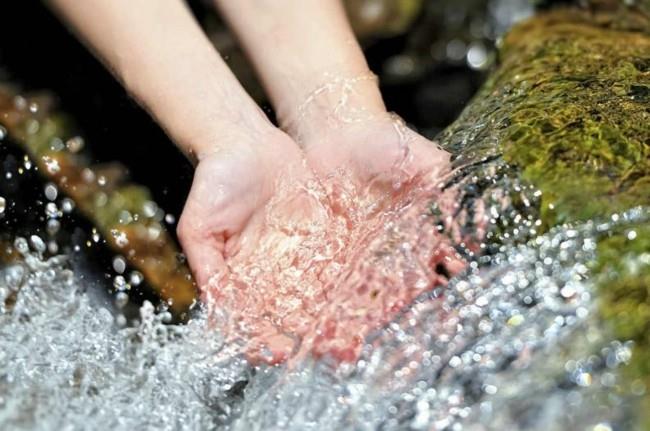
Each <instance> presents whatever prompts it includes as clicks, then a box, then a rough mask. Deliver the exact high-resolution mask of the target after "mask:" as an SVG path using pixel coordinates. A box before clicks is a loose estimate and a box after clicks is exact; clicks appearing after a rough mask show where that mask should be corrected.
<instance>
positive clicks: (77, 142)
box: [65, 136, 84, 153]
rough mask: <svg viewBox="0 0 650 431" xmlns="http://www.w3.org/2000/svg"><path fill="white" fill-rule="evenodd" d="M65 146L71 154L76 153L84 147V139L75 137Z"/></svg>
mask: <svg viewBox="0 0 650 431" xmlns="http://www.w3.org/2000/svg"><path fill="white" fill-rule="evenodd" d="M65 146H66V147H67V148H68V151H70V152H71V153H78V152H79V151H81V150H82V149H83V147H84V139H83V138H82V137H81V136H75V137H73V138H70V139H68V140H67V141H66V143H65Z"/></svg>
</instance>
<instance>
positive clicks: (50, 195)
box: [45, 183, 59, 201]
mask: <svg viewBox="0 0 650 431" xmlns="http://www.w3.org/2000/svg"><path fill="white" fill-rule="evenodd" d="M58 194H59V190H58V189H57V188H56V186H55V185H54V184H52V183H48V184H47V185H46V186H45V197H46V198H47V200H49V201H53V200H56V197H57V195H58Z"/></svg>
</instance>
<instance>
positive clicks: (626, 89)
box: [441, 2, 650, 427]
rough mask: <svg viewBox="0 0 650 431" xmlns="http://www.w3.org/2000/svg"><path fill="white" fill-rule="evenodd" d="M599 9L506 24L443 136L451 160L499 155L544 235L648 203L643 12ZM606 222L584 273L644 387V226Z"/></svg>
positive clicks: (648, 362) (649, 100)
mask: <svg viewBox="0 0 650 431" xmlns="http://www.w3.org/2000/svg"><path fill="white" fill-rule="evenodd" d="M610 3H611V2H610ZM619 3H620V2H619ZM606 9H607V10H606V11H604V12H598V11H594V10H590V11H584V10H577V9H564V10H558V11H552V12H549V13H546V14H542V15H539V16H537V17H534V18H532V19H531V20H529V21H527V22H525V23H522V24H520V25H519V26H517V27H516V28H514V29H513V30H512V31H511V32H510V33H509V34H508V35H507V37H505V38H504V40H503V43H502V46H501V48H500V62H499V63H500V64H499V66H498V68H497V69H496V70H495V71H494V72H493V73H492V75H491V76H490V78H489V80H488V82H487V83H486V84H485V85H484V87H483V89H482V90H481V92H480V93H479V95H477V97H476V98H475V99H474V100H473V101H472V103H471V104H470V105H469V106H468V107H467V109H466V110H465V111H464V113H463V114H462V115H461V117H460V119H459V120H458V121H457V122H456V123H455V124H454V125H452V126H451V127H450V128H449V129H448V130H447V131H446V132H445V133H444V134H443V136H442V137H441V142H442V144H443V146H445V147H446V148H447V149H449V150H451V151H452V152H455V153H457V154H459V156H458V158H457V160H456V164H457V165H458V166H464V165H468V164H470V165H478V164H480V163H481V161H482V160H488V159H490V160H494V159H498V160H499V161H500V163H502V164H503V166H506V168H502V169H505V170H507V175H509V176H512V177H516V178H518V179H520V180H522V181H523V182H524V183H527V184H530V185H532V188H533V189H534V190H538V191H539V192H540V193H539V195H538V196H539V199H538V200H537V201H536V202H534V203H532V204H531V205H532V206H533V207H534V208H533V209H532V210H530V211H532V212H533V213H535V217H537V218H538V219H539V220H540V221H541V226H540V229H541V230H542V231H544V230H548V229H551V228H553V227H555V226H559V225H563V224H579V223H581V222H585V221H587V220H594V221H597V222H602V221H611V220H612V218H614V219H616V217H617V215H618V214H620V213H623V212H625V211H628V210H630V209H632V208H635V207H642V208H645V209H646V210H647V209H650V14H648V11H649V10H650V8H647V4H646V3H644V2H641V3H639V4H638V5H637V6H634V7H624V6H619V7H615V8H606ZM476 176H480V175H475V177H476ZM489 193H490V192H489V190H488V189H486V190H485V191H484V192H483V197H484V198H486V197H487V196H489ZM515 200H516V197H513V196H511V201H512V202H515ZM613 226H614V227H613V228H612V230H610V231H608V232H607V234H606V235H604V236H602V237H601V238H600V239H599V242H598V249H597V250H598V258H597V261H596V262H594V263H593V265H592V268H591V269H592V273H593V277H592V280H594V282H595V283H596V285H597V289H598V300H599V304H600V313H601V316H602V318H603V319H605V320H606V321H607V322H608V323H609V324H610V326H611V328H612V330H613V333H614V336H616V337H618V338H620V339H621V340H633V341H634V342H635V348H634V354H633V358H632V363H631V364H630V366H629V367H627V369H626V374H627V376H628V377H629V378H630V379H632V380H637V381H638V380H641V381H643V382H644V383H645V386H646V387H648V388H650V222H647V221H646V222H643V221H641V222H639V223H636V224H634V225H632V226H626V227H619V228H617V227H615V225H613ZM538 233H539V232H538ZM646 405H647V406H650V397H647V396H646ZM645 410H647V409H645ZM642 421H643V422H642V423H643V424H646V425H647V424H649V423H650V422H648V421H647V417H646V418H644V419H642ZM641 426H642V427H643V426H645V425H641Z"/></svg>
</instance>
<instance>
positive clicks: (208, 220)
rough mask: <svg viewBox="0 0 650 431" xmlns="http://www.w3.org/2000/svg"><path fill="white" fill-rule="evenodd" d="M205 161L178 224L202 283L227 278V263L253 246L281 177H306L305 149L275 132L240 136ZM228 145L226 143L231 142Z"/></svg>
mask: <svg viewBox="0 0 650 431" xmlns="http://www.w3.org/2000/svg"><path fill="white" fill-rule="evenodd" d="M235 136H239V135H238V134H233V138H231V139H230V140H231V141H232V140H236V141H237V142H236V143H235V144H231V145H225V146H224V147H223V149H214V150H212V151H211V152H207V154H204V155H202V156H201V157H200V160H199V163H198V166H197V168H196V172H195V174H194V181H193V183H192V188H191V190H190V193H189V196H188V198H187V201H186V203H185V208H184V210H183V213H182V216H181V219H180V221H179V225H178V237H179V240H180V242H181V245H182V246H183V249H184V250H185V253H186V255H187V258H188V261H189V264H190V266H191V268H192V270H193V272H194V275H195V278H196V280H197V283H198V284H199V286H200V287H201V288H204V287H205V286H206V285H207V284H208V282H209V280H210V278H211V277H214V276H224V275H225V274H226V273H227V272H228V271H229V269H228V265H227V263H228V261H229V260H230V259H231V258H232V257H233V256H235V255H237V254H238V253H239V251H240V250H241V248H242V246H247V247H250V246H252V243H254V242H255V240H256V238H254V235H255V234H256V231H257V230H259V229H258V227H259V225H260V224H261V223H263V221H264V219H263V212H264V211H263V210H264V208H265V205H266V203H267V202H268V201H269V199H270V198H271V196H273V194H274V193H275V190H276V182H277V179H278V178H279V177H283V176H287V175H290V174H292V173H293V175H295V176H297V177H298V176H301V175H304V172H302V170H303V169H304V167H303V157H302V154H301V152H300V149H299V148H298V147H297V146H296V144H295V143H294V142H293V141H292V140H291V139H290V138H289V137H288V136H287V135H285V134H284V133H282V132H281V131H279V130H276V129H271V128H270V130H269V131H268V132H265V133H263V134H260V135H255V134H252V133H251V134H249V135H248V136H243V137H240V138H239V139H237V138H235ZM226 143H227V142H226Z"/></svg>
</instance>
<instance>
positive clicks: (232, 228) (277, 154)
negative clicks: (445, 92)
mask: <svg viewBox="0 0 650 431" xmlns="http://www.w3.org/2000/svg"><path fill="white" fill-rule="evenodd" d="M316 117H317V119H316V120H313V119H303V120H302V123H300V120H299V122H298V124H297V125H296V124H294V125H293V127H289V128H287V129H288V130H289V131H288V132H285V131H283V130H282V129H280V128H277V127H275V126H273V125H272V124H271V123H270V122H268V124H267V126H266V127H262V128H259V129H257V130H254V131H253V130H237V129H236V128H233V130H230V131H225V130H224V133H223V135H222V136H221V141H222V142H232V144H229V145H224V146H223V147H222V148H223V149H214V150H213V151H210V152H207V153H205V154H203V155H201V156H200V157H199V160H198V165H197V168H196V171H195V176H194V181H193V184H192V188H191V191H190V193H189V196H188V199H187V202H186V204H185V208H184V210H183V214H182V217H181V219H180V221H179V225H178V235H179V239H180V241H181V244H182V246H183V248H184V250H185V253H186V255H187V258H188V261H189V263H190V266H191V267H192V270H193V272H194V275H195V278H196V281H197V283H198V284H199V287H201V288H202V291H203V292H204V293H205V292H206V291H209V290H210V289H215V288H216V289H218V288H219V282H220V280H223V279H224V277H227V276H228V273H229V271H230V270H231V267H232V266H233V265H234V263H235V262H239V263H240V264H241V263H242V262H245V261H246V259H247V258H249V257H250V256H252V255H254V254H255V253H254V251H255V249H256V248H257V247H259V246H260V244H262V243H263V242H264V241H265V240H266V239H267V237H268V236H269V235H273V232H272V231H273V227H271V228H270V227H269V217H273V218H274V220H278V219H282V220H284V222H283V223H280V224H279V225H277V224H276V226H275V229H286V228H287V226H291V224H292V221H293V222H296V225H297V226H300V225H303V226H304V225H309V223H310V222H311V221H313V222H314V224H315V225H317V224H318V222H320V221H321V220H318V219H319V218H322V217H328V216H329V215H331V212H332V211H336V209H335V208H323V200H322V199H318V198H316V197H314V196H311V194H312V193H313V192H314V187H319V185H322V186H323V190H326V191H327V190H333V189H336V183H337V182H338V181H340V182H346V185H345V187H346V189H347V191H348V192H347V193H348V195H350V194H351V196H348V197H349V198H351V199H353V200H354V199H357V200H360V201H361V200H362V201H364V202H366V203H368V211H367V212H366V213H367V216H368V217H371V216H372V214H376V213H377V212H379V211H381V210H382V207H385V206H386V205H388V203H389V202H393V203H394V199H393V198H394V197H395V196H397V195H399V194H400V189H403V188H405V187H409V186H410V184H412V183H413V182H414V181H417V180H419V179H422V178H429V179H431V178H440V177H441V176H442V175H444V173H446V172H448V170H449V155H448V153H447V152H445V151H443V150H442V149H440V148H438V147H437V146H436V145H435V144H434V143H433V142H431V141H429V140H428V139H426V138H424V137H423V136H421V135H419V134H418V133H416V132H415V131H413V130H411V129H409V128H407V127H406V126H405V125H404V124H403V122H402V121H401V120H399V119H398V118H397V117H396V116H395V115H394V114H390V113H388V112H383V113H381V112H380V113H377V112H375V113H373V114H372V115H365V116H361V117H360V118H356V119H352V120H348V119H345V118H343V119H341V118H333V117H331V116H327V115H323V116H322V117H320V118H318V116H316ZM325 184H327V185H325ZM314 185H316V186H314ZM355 194H356V195H355ZM271 201H273V202H274V204H273V206H272V208H269V202H271ZM326 205H327V204H326ZM333 205H335V204H334V203H333ZM357 222H359V223H363V220H357ZM351 229H354V226H352V227H351ZM289 235H291V233H289ZM267 258H268V259H271V260H272V259H273V256H267ZM315 258H316V257H315ZM208 285H209V287H208Z"/></svg>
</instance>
